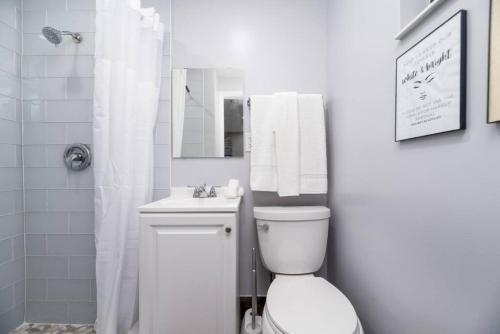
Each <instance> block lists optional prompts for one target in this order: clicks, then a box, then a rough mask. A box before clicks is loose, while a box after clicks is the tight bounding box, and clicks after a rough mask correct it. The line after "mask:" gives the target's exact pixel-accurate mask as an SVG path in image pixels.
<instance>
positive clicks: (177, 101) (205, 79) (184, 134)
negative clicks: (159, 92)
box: [172, 68, 244, 158]
mask: <svg viewBox="0 0 500 334" xmlns="http://www.w3.org/2000/svg"><path fill="white" fill-rule="evenodd" d="M243 82H244V77H243V72H242V71H240V70H236V69H213V68H198V69H195V68H188V69H174V70H173V71H172V156H173V157H174V158H227V157H242V156H243V93H244V92H243V88H244V87H243V86H244V85H243Z"/></svg>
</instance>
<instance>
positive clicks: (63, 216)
mask: <svg viewBox="0 0 500 334" xmlns="http://www.w3.org/2000/svg"><path fill="white" fill-rule="evenodd" d="M25 219H26V234H27V236H28V235H33V234H67V233H68V213H65V212H27V213H26V218H25Z"/></svg>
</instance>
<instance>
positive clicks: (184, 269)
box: [139, 196, 240, 334]
mask: <svg viewBox="0 0 500 334" xmlns="http://www.w3.org/2000/svg"><path fill="white" fill-rule="evenodd" d="M184 200H185V201H183V200H182V199H181V198H179V197H178V196H177V197H176V196H172V197H169V198H166V199H164V200H162V201H158V202H155V203H151V204H149V205H146V206H144V207H142V208H141V213H140V217H141V231H140V236H141V243H140V289H139V293H140V306H139V313H140V318H139V321H140V322H139V324H140V333H141V334H200V333H203V334H235V333H237V331H238V325H239V296H238V274H237V272H238V271H237V270H238V217H239V206H240V200H239V199H233V200H226V199H220V198H207V199H192V198H189V197H187V198H185V199H184Z"/></svg>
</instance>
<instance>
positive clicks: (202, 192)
mask: <svg viewBox="0 0 500 334" xmlns="http://www.w3.org/2000/svg"><path fill="white" fill-rule="evenodd" d="M206 187H207V185H206V184H203V185H201V186H195V187H194V191H193V198H207V197H217V192H216V191H215V187H214V186H212V187H210V190H208V191H207V188H206Z"/></svg>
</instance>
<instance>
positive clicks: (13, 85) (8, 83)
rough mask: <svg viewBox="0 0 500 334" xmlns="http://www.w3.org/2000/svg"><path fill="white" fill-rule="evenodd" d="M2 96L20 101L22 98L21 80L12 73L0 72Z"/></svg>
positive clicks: (0, 93)
mask: <svg viewBox="0 0 500 334" xmlns="http://www.w3.org/2000/svg"><path fill="white" fill-rule="evenodd" d="M0 95H5V96H9V97H14V98H16V99H19V98H20V97H21V80H20V79H19V78H18V77H16V76H14V75H12V74H10V73H7V72H4V71H0Z"/></svg>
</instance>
